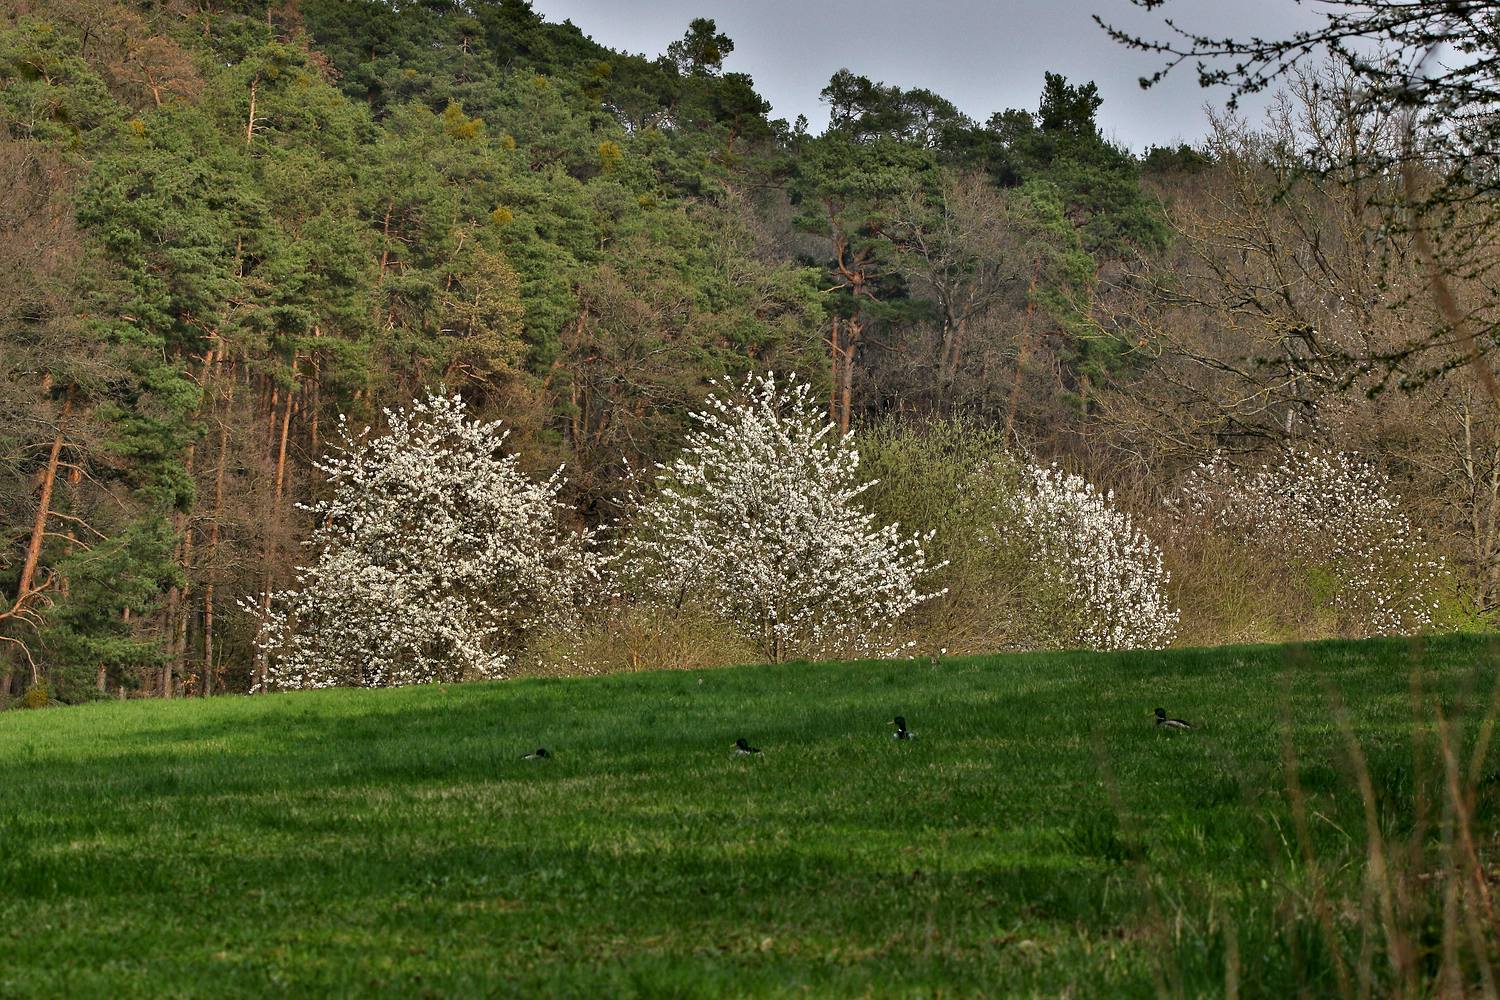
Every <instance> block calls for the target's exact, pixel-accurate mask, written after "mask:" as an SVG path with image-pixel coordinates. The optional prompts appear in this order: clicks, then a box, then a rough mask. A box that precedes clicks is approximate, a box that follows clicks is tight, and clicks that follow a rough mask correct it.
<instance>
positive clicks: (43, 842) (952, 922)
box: [0, 637, 1500, 997]
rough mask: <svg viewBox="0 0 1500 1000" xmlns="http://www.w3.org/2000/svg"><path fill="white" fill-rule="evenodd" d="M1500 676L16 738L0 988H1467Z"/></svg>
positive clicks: (1281, 672) (625, 686)
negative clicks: (898, 729)
mask: <svg viewBox="0 0 1500 1000" xmlns="http://www.w3.org/2000/svg"><path fill="white" fill-rule="evenodd" d="M1497 663H1500V658H1497V648H1496V645H1495V643H1494V641H1493V640H1489V639H1485V638H1482V637H1455V638H1444V639H1440V640H1438V639H1435V640H1430V641H1426V642H1422V643H1408V642H1404V641H1394V640H1376V641H1367V642H1358V643H1354V642H1329V643H1319V644H1313V645H1307V646H1298V647H1234V648H1224V649H1213V650H1174V651H1170V652H1164V653H1132V654H1082V653H1057V654H1034V655H1022V656H997V657H985V658H971V659H961V660H952V661H944V662H941V663H935V664H934V663H930V662H927V661H912V662H877V663H848V664H844V663H832V664H811V665H810V664H785V665H780V666H747V667H740V668H732V669H722V670H712V671H702V672H697V671H674V672H654V673H639V674H620V675H613V676H607V677H602V678H592V679H578V680H543V679H537V680H522V681H512V682H507V683H495V684H474V685H450V686H446V687H443V686H434V687H425V688H408V689H401V690H387V691H326V692H313V693H301V694H290V695H275V696H267V697H253V698H246V697H234V698H218V699H211V700H207V701H192V702H189V701H176V702H160V701H141V702H114V703H102V704H96V705H91V706H85V707H81V708H71V709H47V710H40V711H31V712H8V713H5V714H4V715H0V759H3V760H5V761H6V762H7V765H8V767H9V768H10V769H11V772H12V775H13V776H14V777H17V778H20V779H22V780H19V781H12V782H10V783H8V785H7V792H6V799H5V801H4V803H3V806H0V928H3V931H0V933H4V934H6V935H8V936H9V942H8V947H7V948H6V949H5V957H4V959H3V960H0V996H42V995H50V996H64V995H67V996H75V997H76V996H111V997H125V996H189V995H209V994H212V995H215V996H230V997H232V996H251V995H266V994H273V995H276V994H284V995H301V996H308V995H318V996H342V995H368V994H381V993H386V994H392V995H398V994H399V995H404V996H486V995H489V996H533V997H534V996H544V995H545V996H577V997H600V996H611V997H630V996H642V997H647V996H649V997H657V996H682V997H698V996H702V997H713V996H784V995H795V996H807V995H811V996H902V997H906V996H910V997H939V996H941V997H961V996H996V995H1004V994H1011V995H1016V994H1019V995H1046V996H1055V995H1076V996H1104V995H1111V996H1158V995H1173V996H1177V995H1181V996H1199V995H1220V994H1223V995H1238V996H1266V997H1273V996H1274V997H1286V996H1292V995H1297V994H1299V993H1300V994H1303V995H1316V996H1328V995H1333V996H1337V995H1340V994H1341V993H1343V994H1346V995H1351V996H1353V995H1357V993H1358V992H1359V991H1360V990H1362V989H1364V990H1368V991H1369V992H1372V993H1373V994H1375V995H1390V994H1393V993H1399V992H1413V991H1415V992H1417V993H1427V992H1432V993H1438V992H1441V991H1442V990H1443V989H1444V988H1446V985H1455V986H1461V987H1463V988H1465V989H1468V988H1473V989H1474V990H1476V991H1478V990H1482V989H1483V987H1484V980H1483V977H1484V975H1485V968H1481V966H1484V967H1486V968H1487V965H1488V960H1489V958H1490V957H1492V956H1489V955H1488V954H1487V951H1486V948H1487V946H1486V944H1485V942H1486V941H1490V942H1492V941H1494V940H1495V938H1494V935H1493V928H1490V932H1489V933H1486V932H1485V931H1484V928H1483V926H1481V928H1480V930H1479V931H1478V932H1477V933H1476V932H1475V931H1474V929H1473V924H1474V923H1475V921H1474V920H1466V919H1464V917H1465V915H1470V916H1476V915H1475V914H1473V913H1471V911H1470V908H1469V907H1468V905H1467V904H1466V902H1465V901H1466V900H1469V899H1470V889H1472V888H1474V886H1483V885H1484V884H1486V880H1491V881H1492V880H1493V879H1492V875H1493V870H1492V869H1490V868H1489V866H1490V865H1492V864H1493V863H1494V860H1495V857H1496V851H1497V847H1500V843H1497V839H1496V838H1497V831H1500V802H1497V798H1500V752H1497V751H1495V750H1493V749H1492V744H1489V743H1486V742H1485V741H1486V740H1487V739H1488V733H1489V731H1488V729H1487V727H1486V726H1485V725H1483V720H1484V719H1485V718H1486V717H1489V718H1493V714H1492V697H1493V696H1494V694H1495V684H1496V666H1497ZM1157 705H1163V706H1165V707H1166V708H1167V709H1168V711H1170V712H1171V713H1172V714H1174V715H1179V716H1181V717H1183V718H1186V719H1188V720H1190V721H1192V722H1193V723H1194V724H1195V725H1196V726H1197V728H1196V729H1195V730H1194V731H1193V732H1191V733H1185V734H1177V735H1174V734H1169V733H1165V732H1162V731H1158V730H1157V729H1156V727H1155V726H1154V725H1153V723H1152V718H1151V711H1152V709H1153V708H1154V707H1155V706H1157ZM896 713H901V714H904V715H905V716H906V717H907V720H908V723H909V725H910V726H911V728H912V729H913V730H914V731H915V732H916V734H917V739H916V740H915V741H913V742H910V743H898V742H896V741H894V740H892V739H891V736H890V727H888V726H887V725H886V722H887V720H888V719H890V718H891V716H892V715H893V714H896ZM1440 720H1441V721H1440ZM739 736H745V737H747V738H748V739H749V740H750V742H751V743H753V744H755V745H758V746H760V747H762V748H764V751H765V752H764V754H763V756H762V757H760V758H755V759H742V758H737V757H735V756H734V755H732V754H731V753H730V750H729V747H730V744H731V743H732V742H733V741H734V739H735V738H736V737H739ZM539 745H545V746H547V747H548V748H550V749H551V750H552V751H553V752H554V754H555V759H553V760H551V761H547V762H524V761H522V760H520V759H519V758H520V757H521V755H522V754H523V753H525V752H526V751H528V750H531V749H533V748H535V747H537V746H539ZM1450 763H1451V765H1452V766H1451V767H1450V766H1446V765H1448V764H1450ZM1453 782H1456V783H1457V784H1456V785H1454V784H1453ZM1457 786H1461V787H1462V789H1463V793H1462V794H1460V795H1459V796H1458V797H1457V798H1456V799H1453V800H1451V801H1450V800H1449V799H1448V798H1446V797H1445V794H1446V793H1445V789H1448V788H1450V787H1457ZM1372 831H1373V832H1374V837H1373V839H1372ZM1372 843H1373V844H1375V845H1376V846H1378V847H1379V848H1380V852H1381V859H1382V861H1383V863H1384V864H1385V866H1386V868H1387V869H1388V871H1387V873H1386V875H1385V876H1383V877H1380V878H1374V879H1367V878H1366V875H1367V871H1368V858H1369V854H1370V848H1371V845H1372ZM1471 883H1472V884H1471ZM1496 891H1497V893H1500V888H1497V890H1496ZM1475 898H1478V897H1477V896H1475ZM1455 901H1456V902H1455ZM1475 905H1478V904H1475ZM1476 919H1477V920H1478V922H1479V923H1480V924H1481V925H1482V924H1483V921H1484V915H1483V914H1478V915H1477V916H1476ZM1476 956H1484V960H1483V961H1480V960H1478V959H1477V958H1476ZM1475 995H1478V994H1477V993H1476V994H1475Z"/></svg>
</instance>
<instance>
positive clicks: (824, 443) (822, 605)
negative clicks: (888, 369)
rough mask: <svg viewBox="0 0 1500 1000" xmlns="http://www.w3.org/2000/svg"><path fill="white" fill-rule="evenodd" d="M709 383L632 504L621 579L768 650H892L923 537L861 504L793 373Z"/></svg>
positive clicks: (823, 419) (845, 456)
mask: <svg viewBox="0 0 1500 1000" xmlns="http://www.w3.org/2000/svg"><path fill="white" fill-rule="evenodd" d="M716 387H717V388H718V390H719V392H718V393H716V394H715V395H712V396H711V397H710V398H709V400H708V402H707V404H706V408H705V410H704V411H703V412H701V413H696V414H694V415H693V418H694V422H695V424H696V426H695V427H694V429H693V430H692V431H691V432H690V433H689V435H688V438H687V442H686V446H685V448H684V450H683V452H682V454H681V455H680V456H679V457H678V458H677V459H676V460H675V461H673V462H672V463H671V464H670V465H665V466H659V467H658V471H659V475H658V476H657V477H656V480H655V483H654V484H653V488H652V489H651V490H650V491H649V494H648V496H647V497H646V498H645V499H643V500H642V501H641V502H640V504H639V505H638V507H637V509H636V510H635V511H634V515H633V517H632V519H631V525H630V532H629V534H628V536H627V537H626V540H625V542H624V544H623V546H622V548H621V551H620V556H619V564H618V571H619V578H620V580H621V582H622V583H623V584H624V585H625V586H627V587H628V588H629V589H631V590H632V591H633V592H635V593H638V594H642V595H643V596H645V597H646V598H647V599H648V600H650V601H652V602H655V603H658V604H661V605H665V606H668V607H671V606H683V605H684V604H688V603H692V604H695V605H697V606H699V607H702V608H704V609H706V610H708V611H709V612H711V613H712V614H714V615H715V616H716V617H718V618H719V619H720V620H722V621H724V622H726V623H727V624H729V625H730V626H732V627H733V628H734V629H735V630H736V631H737V632H738V633H739V634H740V635H741V636H743V637H744V638H745V639H746V640H748V641H749V642H751V643H753V644H754V645H755V646H756V648H757V649H758V650H759V651H760V653H761V654H762V655H763V656H765V657H767V658H768V659H771V660H776V661H779V660H783V659H786V658H789V657H792V656H815V655H838V654H846V653H861V654H877V655H880V654H889V653H892V652H894V648H893V646H894V645H895V643H894V640H893V638H892V637H893V635H894V626H895V625H896V622H897V621H898V619H900V618H901V616H902V615H903V614H905V613H906V612H907V611H909V610H910V609H911V608H913V607H915V606H916V605H917V604H919V603H921V602H922V601H924V600H927V599H928V598H929V597H931V596H932V595H930V594H926V593H924V592H923V591H922V588H921V586H920V583H921V580H922V579H923V577H925V576H926V575H927V574H928V573H929V572H930V567H929V566H928V565H927V562H926V558H925V556H924V552H923V546H924V544H925V542H926V541H928V540H929V539H928V538H923V537H902V536H901V535H900V533H899V531H898V529H897V526H896V525H894V524H890V525H886V526H884V527H877V526H876V523H875V518H874V515H872V514H870V513H868V512H866V511H865V510H863V509H862V508H861V506H860V504H859V503H858V498H859V495H860V494H861V493H863V492H864V491H865V490H866V489H867V488H868V487H869V485H870V484H868V483H860V482H859V481H858V469H859V452H858V451H856V450H855V449H854V447H853V442H852V440H851V438H848V437H845V438H843V439H840V438H839V437H838V435H837V433H836V432H835V429H834V426H833V424H832V423H830V422H829V420H828V418H827V416H826V414H825V413H823V412H822V411H821V409H820V407H819V406H818V404H817V402H816V401H815V399H814V398H813V395H812V393H811V391H810V389H809V387H808V386H807V385H806V384H803V383H799V382H797V381H796V380H795V379H793V380H791V381H789V382H786V383H779V382H777V380H776V378H775V377H774V376H771V375H766V376H763V377H752V378H750V379H748V380H747V381H746V382H745V383H744V384H743V385H742V386H740V387H738V391H737V392H736V391H734V388H735V387H733V386H730V385H727V384H719V383H716Z"/></svg>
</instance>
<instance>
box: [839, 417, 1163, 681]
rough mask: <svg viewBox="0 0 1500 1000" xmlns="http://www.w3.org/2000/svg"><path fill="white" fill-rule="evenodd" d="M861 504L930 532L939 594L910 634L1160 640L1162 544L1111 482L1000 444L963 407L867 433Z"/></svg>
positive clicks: (1052, 640)
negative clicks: (866, 492)
mask: <svg viewBox="0 0 1500 1000" xmlns="http://www.w3.org/2000/svg"><path fill="white" fill-rule="evenodd" d="M867 451H868V453H869V456H870V462H869V471H870V472H871V474H873V475H878V477H879V483H878V485H875V486H873V488H872V489H871V492H870V502H871V505H872V506H873V507H874V508H875V509H876V510H878V511H879V513H880V514H881V516H882V517H887V518H889V517H896V518H899V519H900V520H901V521H902V522H903V523H906V524H909V525H913V526H915V527H917V528H918V529H919V530H924V531H930V532H934V533H935V540H934V541H933V543H932V545H931V551H932V553H933V555H934V556H935V557H937V558H940V559H942V560H944V562H945V563H946V565H945V567H944V568H943V569H942V570H941V572H940V576H939V581H940V582H941V583H942V584H943V585H944V592H943V594H942V596H940V597H938V598H936V599H935V600H934V601H932V602H931V604H929V605H925V606H924V607H922V608H921V609H919V610H918V611H917V613H916V616H915V618H916V621H915V623H914V624H915V625H916V626H917V628H918V629H920V632H921V634H920V637H919V638H918V642H919V644H920V645H924V646H930V647H933V648H947V649H948V651H950V652H955V651H964V652H986V651H994V650H999V649H1037V648H1056V647H1071V646H1087V647H1091V648H1103V649H1113V648H1123V647H1140V646H1161V645H1165V644H1166V643H1167V642H1169V641H1171V638H1172V635H1173V629H1174V626H1175V623H1176V618H1177V614H1176V610H1175V609H1174V608H1173V607H1172V605H1171V603H1170V601H1169V600H1168V597H1167V593H1166V583H1167V576H1166V571H1165V569H1164V568H1163V564H1162V554H1161V552H1160V550H1159V549H1158V548H1157V547H1156V546H1155V545H1154V544H1153V543H1152V542H1151V540H1150V539H1149V538H1148V537H1147V536H1146V535H1145V533H1144V532H1143V531H1141V530H1140V529H1139V528H1138V527H1136V525H1135V523H1134V521H1133V520H1132V519H1131V518H1130V517H1129V515H1127V514H1125V513H1124V512H1123V511H1121V510H1119V509H1118V508H1117V506H1116V505H1115V503H1114V501H1113V497H1112V495H1110V494H1100V493H1099V492H1098V491H1096V490H1095V489H1094V488H1093V487H1092V486H1090V485H1089V484H1088V483H1085V482H1084V481H1083V480H1082V479H1080V478H1078V477H1076V476H1066V475H1064V474H1062V473H1060V472H1057V471H1056V470H1052V469H1044V468H1041V467H1039V466H1036V465H1033V464H1031V463H1029V462H1026V461H1024V460H1022V459H1018V458H1017V457H1015V456H1014V455H1012V454H1011V453H1010V452H1009V450H1008V449H1007V447H1006V444H1005V439H1004V437H1003V436H1002V435H1001V434H1000V433H999V432H998V431H995V430H993V429H989V428H986V427H983V426H981V425H978V424H974V423H970V422H968V421H964V420H943V421H933V422H931V423H928V424H924V425H921V426H917V427H912V426H905V427H902V426H897V425H892V424H887V425H884V426H882V427H879V428H876V429H875V430H874V431H873V432H872V434H871V435H870V436H869V439H868V442H867Z"/></svg>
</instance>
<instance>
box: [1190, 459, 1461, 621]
mask: <svg viewBox="0 0 1500 1000" xmlns="http://www.w3.org/2000/svg"><path fill="white" fill-rule="evenodd" d="M1175 506H1176V510H1177V514H1178V518H1179V521H1180V522H1181V523H1183V524H1184V525H1196V526H1199V527H1202V528H1207V529H1208V530H1212V531H1217V532H1220V533H1224V534H1227V535H1230V536H1231V537H1233V538H1235V539H1236V540H1238V541H1241V542H1243V543H1245V544H1248V545H1249V546H1251V547H1252V549H1253V550H1254V551H1256V553H1257V555H1258V557H1260V558H1263V559H1269V560H1275V561H1276V562H1277V563H1278V564H1283V565H1291V566H1294V567H1298V568H1300V569H1302V570H1303V571H1304V573H1305V575H1307V576H1309V578H1312V579H1315V580H1316V581H1317V582H1318V586H1317V587H1315V588H1314V589H1315V590H1320V591H1322V590H1326V591H1327V594H1326V596H1325V597H1323V598H1322V599H1323V600H1325V601H1326V603H1327V604H1328V605H1329V606H1330V607H1331V608H1332V609H1333V610H1334V611H1335V612H1336V613H1337V614H1338V615H1339V616H1340V617H1341V618H1342V619H1343V622H1342V623H1341V631H1342V632H1343V633H1344V634H1350V635H1357V636H1370V635H1396V634H1403V633H1410V632H1413V631H1418V630H1421V629H1423V628H1427V627H1428V626H1430V625H1431V624H1432V621H1433V612H1434V611H1435V610H1436V609H1437V600H1436V595H1437V593H1438V588H1439V584H1440V579H1441V576H1442V573H1443V569H1444V566H1443V561H1442V559H1441V558H1440V557H1438V556H1436V555H1434V554H1433V553H1432V552H1431V551H1430V549H1429V547H1428V545H1427V544H1426V542H1425V541H1424V540H1423V538H1422V537H1421V533H1420V532H1419V531H1418V530H1417V528H1416V526H1415V525H1413V524H1412V522H1411V519H1410V518H1409V517H1408V516H1407V515H1406V513H1405V512H1404V511H1403V510H1402V507H1401V498H1400V497H1399V496H1398V495H1397V494H1396V493H1395V492H1394V490H1393V489H1392V488H1391V483H1390V480H1389V478H1388V477H1386V476H1385V475H1384V474H1383V473H1381V472H1380V471H1379V470H1378V469H1376V468H1375V467H1374V466H1372V465H1370V464H1369V463H1368V462H1364V461H1362V460H1360V459H1359V458H1358V457H1357V456H1354V455H1349V454H1346V453H1343V452H1335V453H1331V454H1316V453H1313V452H1308V451H1288V452H1286V453H1285V454H1284V455H1282V456H1281V458H1280V459H1279V460H1278V461H1276V462H1267V463H1265V464H1263V465H1261V466H1260V467H1258V468H1236V467H1234V466H1231V465H1229V464H1228V463H1227V462H1225V461H1224V459H1223V458H1222V457H1221V456H1215V457H1214V458H1213V459H1212V460H1211V461H1209V462H1207V463H1205V464H1204V465H1202V466H1200V467H1199V468H1198V469H1196V470H1194V471H1193V472H1192V473H1191V474H1190V475H1189V476H1188V478H1187V480H1186V481H1185V482H1184V484H1183V487H1182V491H1181V495H1180V498H1179V500H1178V501H1177V502H1176V505H1175ZM1325 577H1326V578H1327V582H1323V580H1324V578H1325ZM1315 596H1317V595H1315Z"/></svg>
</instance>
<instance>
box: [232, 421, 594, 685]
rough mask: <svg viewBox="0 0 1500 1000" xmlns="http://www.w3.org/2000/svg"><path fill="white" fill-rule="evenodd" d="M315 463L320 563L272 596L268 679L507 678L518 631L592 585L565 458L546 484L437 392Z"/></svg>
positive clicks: (562, 615) (587, 543) (528, 629)
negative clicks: (570, 520) (565, 479)
mask: <svg viewBox="0 0 1500 1000" xmlns="http://www.w3.org/2000/svg"><path fill="white" fill-rule="evenodd" d="M386 418H387V421H388V423H389V427H390V429H389V431H388V432H387V433H385V434H384V435H381V436H378V437H374V438H370V437H368V428H367V429H366V433H363V434H360V435H354V434H351V433H350V431H349V428H348V426H347V424H346V423H345V422H344V421H343V420H342V419H341V421H340V432H341V439H342V446H341V447H340V448H339V449H337V450H336V452H335V453H334V454H333V455H332V456H330V457H327V458H325V459H323V460H322V461H321V462H320V463H319V464H318V467H319V468H320V469H321V470H322V471H323V472H324V474H325V475H326V476H327V484H328V487H329V490H330V495H329V497H328V499H326V500H322V501H320V502H317V503H314V504H311V505H307V506H306V507H305V509H307V510H309V511H311V512H312V513H313V514H314V515H316V517H317V522H318V526H317V528H316V530H315V531H314V534H313V538H312V542H311V545H312V546H313V548H314V549H315V550H316V551H317V552H318V559H317V561H316V562H315V563H314V564H313V565H311V566H304V567H299V569H298V583H299V586H298V587H297V588H296V589H293V590H285V591H281V592H278V593H276V594H273V595H272V599H271V602H270V611H269V614H268V615H267V617H266V620H265V623H264V625H263V627H262V629H261V631H260V635H259V637H258V640H257V643H258V646H259V648H260V650H261V654H262V656H264V657H265V658H266V664H267V666H266V677H265V686H266V687H275V688H319V687H330V686H335V685H340V686H342V685H354V686H363V687H386V686H394V685H401V684H418V683H425V682H432V681H450V680H463V679H470V678H495V677H501V676H504V675H505V673H506V671H507V668H508V666H509V665H510V664H511V662H512V660H513V657H514V655H515V653H516V650H517V649H518V648H519V646H520V644H521V643H522V641H523V640H524V638H525V637H526V636H527V635H528V634H530V633H533V632H534V631H535V630H537V629H540V628H544V627H560V626H563V625H566V624H567V623H569V622H570V621H571V620H572V619H573V618H574V616H575V615H576V610H577V608H578V606H579V604H580V602H581V601H582V600H583V599H585V597H586V596H587V595H588V594H589V593H590V592H591V591H592V590H593V589H595V586H596V584H597V581H598V579H599V560H598V559H597V557H596V555H595V554H594V552H593V549H592V539H591V538H590V536H589V535H588V534H587V533H585V532H577V531H573V530H571V529H570V528H568V527H566V526H565V524H564V523H563V520H562V518H561V517H560V515H561V513H562V507H561V505H560V504H559V503H558V502H557V495H558V492H559V490H560V489H561V488H562V470H561V469H559V470H558V471H557V472H556V473H554V474H553V475H552V476H551V477H550V478H549V479H547V480H546V481H544V482H537V481H535V480H533V479H531V478H529V477H528V476H526V475H525V474H523V473H522V472H521V471H520V469H518V468H517V465H516V459H515V456H514V455H511V454H506V453H505V452H504V451H503V445H504V442H505V438H506V433H505V432H503V431H502V430H501V429H500V426H499V424H498V423H481V422H478V421H473V420H469V419H467V416H466V412H465V408H464V404H463V402H462V400H460V399H459V398H458V397H456V396H454V397H448V396H445V395H441V394H434V395H431V396H429V397H428V398H427V399H425V400H421V401H418V402H416V403H414V404H412V406H411V407H410V409H409V410H406V411H393V410H388V411H386Z"/></svg>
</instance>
